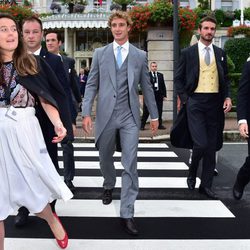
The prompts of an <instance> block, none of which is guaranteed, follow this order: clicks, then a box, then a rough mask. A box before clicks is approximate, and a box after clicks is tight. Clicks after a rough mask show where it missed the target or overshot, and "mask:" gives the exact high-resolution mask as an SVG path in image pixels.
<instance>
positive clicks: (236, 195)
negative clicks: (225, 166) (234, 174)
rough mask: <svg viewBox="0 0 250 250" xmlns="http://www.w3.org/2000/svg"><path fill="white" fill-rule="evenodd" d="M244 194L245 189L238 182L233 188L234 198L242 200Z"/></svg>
mask: <svg viewBox="0 0 250 250" xmlns="http://www.w3.org/2000/svg"><path fill="white" fill-rule="evenodd" d="M243 192H244V187H242V186H241V185H239V184H238V182H237V181H236V182H235V184H234V186H233V196H234V198H235V199H236V200H240V199H241V197H242V195H243Z"/></svg>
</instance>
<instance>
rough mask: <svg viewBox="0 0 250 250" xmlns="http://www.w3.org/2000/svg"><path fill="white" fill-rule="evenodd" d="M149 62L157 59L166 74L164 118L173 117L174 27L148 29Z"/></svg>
mask: <svg viewBox="0 0 250 250" xmlns="http://www.w3.org/2000/svg"><path fill="white" fill-rule="evenodd" d="M147 41H148V62H149V64H150V62H152V61H156V62H157V64H158V71H159V72H161V73H162V74H163V75H164V79H165V84H166V87H167V101H164V105H163V114H162V118H163V120H172V119H173V67H174V59H173V54H174V53H173V31H172V28H161V27H160V28H152V29H150V30H149V31H148V37H147Z"/></svg>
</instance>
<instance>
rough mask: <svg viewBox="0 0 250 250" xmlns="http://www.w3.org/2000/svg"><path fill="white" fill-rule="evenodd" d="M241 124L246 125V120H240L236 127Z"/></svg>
mask: <svg viewBox="0 0 250 250" xmlns="http://www.w3.org/2000/svg"><path fill="white" fill-rule="evenodd" d="M242 123H247V120H246V119H241V120H239V121H238V125H240V124H242Z"/></svg>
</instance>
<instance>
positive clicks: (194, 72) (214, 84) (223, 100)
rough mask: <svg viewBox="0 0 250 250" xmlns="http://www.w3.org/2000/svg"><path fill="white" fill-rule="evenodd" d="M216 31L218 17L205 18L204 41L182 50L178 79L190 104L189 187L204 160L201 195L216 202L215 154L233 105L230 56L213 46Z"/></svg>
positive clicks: (182, 95) (201, 31) (182, 96)
mask: <svg viewBox="0 0 250 250" xmlns="http://www.w3.org/2000/svg"><path fill="white" fill-rule="evenodd" d="M215 31H216V20H215V19H214V18H212V17H209V16H207V17H204V18H203V19H201V21H200V24H199V27H198V32H199V34H200V40H199V42H198V44H195V45H193V46H191V47H189V48H186V49H184V50H183V51H182V53H181V57H180V61H179V65H178V67H177V71H176V75H175V78H174V83H175V87H176V91H177V94H178V95H179V97H180V99H181V102H182V104H183V105H186V109H187V118H188V127H189V130H190V134H191V137H192V140H193V155H192V163H191V165H190V168H189V174H188V178H187V185H188V188H189V189H190V190H193V189H194V188H195V184H196V174H197V169H198V167H199V162H200V160H201V159H202V160H203V164H202V174H201V184H200V187H199V192H200V193H202V194H205V195H206V196H207V197H209V198H212V199H217V195H216V194H215V193H214V192H213V191H212V190H211V187H212V181H213V173H214V169H215V165H216V161H215V153H216V150H218V149H219V148H221V147H222V143H223V128H224V113H226V112H228V111H229V110H230V109H231V106H232V103H231V99H230V97H229V85H230V83H229V79H228V70H227V58H226V54H225V52H224V51H223V50H222V49H220V48H218V47H216V46H214V45H212V40H213V38H214V35H215ZM180 136H182V135H181V134H180Z"/></svg>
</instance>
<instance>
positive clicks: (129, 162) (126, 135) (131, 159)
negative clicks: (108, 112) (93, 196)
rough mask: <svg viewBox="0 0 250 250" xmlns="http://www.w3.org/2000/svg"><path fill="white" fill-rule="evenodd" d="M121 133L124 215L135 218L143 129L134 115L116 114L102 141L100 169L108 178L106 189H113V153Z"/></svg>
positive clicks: (100, 138)
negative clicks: (139, 153) (139, 142)
mask: <svg viewBox="0 0 250 250" xmlns="http://www.w3.org/2000/svg"><path fill="white" fill-rule="evenodd" d="M118 130H119V134H120V142H121V148H122V156H121V163H122V165H123V167H124V171H123V172H122V175H121V185H122V188H121V207H120V216H121V217H122V218H132V217H133V216H134V203H135V200H136V197H137V195H138V192H139V184H138V173H137V149H138V138H139V128H138V127H137V126H136V123H135V121H134V118H133V116H132V114H131V113H130V114H128V115H125V116H124V115H118V113H116V112H114V113H113V114H112V117H111V119H110V121H109V122H108V124H107V126H106V127H105V129H104V131H103V133H102V134H101V136H100V137H99V139H98V142H97V144H98V148H99V158H100V167H101V172H102V175H103V177H104V182H103V187H104V188H105V189H112V188H114V186H115V183H116V171H115V167H114V159H113V154H114V152H115V146H116V134H117V131H118Z"/></svg>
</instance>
